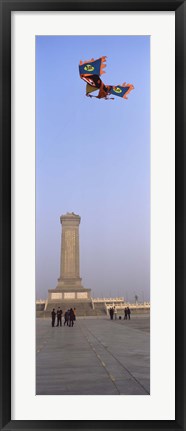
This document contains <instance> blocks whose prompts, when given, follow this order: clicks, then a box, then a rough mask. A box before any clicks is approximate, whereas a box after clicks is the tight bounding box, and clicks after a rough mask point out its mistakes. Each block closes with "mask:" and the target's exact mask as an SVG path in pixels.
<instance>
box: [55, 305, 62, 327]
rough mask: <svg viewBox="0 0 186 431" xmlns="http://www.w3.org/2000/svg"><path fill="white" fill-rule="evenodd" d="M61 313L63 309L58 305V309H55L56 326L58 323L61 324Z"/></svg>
mask: <svg viewBox="0 0 186 431" xmlns="http://www.w3.org/2000/svg"><path fill="white" fill-rule="evenodd" d="M62 314H63V311H62V310H61V308H60V307H58V309H57V325H56V326H59V325H60V326H62V321H61V319H62Z"/></svg>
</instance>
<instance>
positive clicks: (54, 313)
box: [51, 308, 56, 327]
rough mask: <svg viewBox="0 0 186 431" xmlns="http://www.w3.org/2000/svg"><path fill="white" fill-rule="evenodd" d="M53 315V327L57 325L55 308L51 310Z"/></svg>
mask: <svg viewBox="0 0 186 431" xmlns="http://www.w3.org/2000/svg"><path fill="white" fill-rule="evenodd" d="M51 316H52V327H54V326H55V320H56V312H55V308H53V310H52V312H51Z"/></svg>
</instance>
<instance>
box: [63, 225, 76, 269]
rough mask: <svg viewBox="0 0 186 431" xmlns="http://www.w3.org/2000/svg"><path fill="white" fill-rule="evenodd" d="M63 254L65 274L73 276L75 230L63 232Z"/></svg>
mask: <svg viewBox="0 0 186 431" xmlns="http://www.w3.org/2000/svg"><path fill="white" fill-rule="evenodd" d="M64 237H65V238H64V239H65V252H64V271H65V273H66V274H75V244H76V238H75V230H72V229H69V230H66V231H65V232H64Z"/></svg>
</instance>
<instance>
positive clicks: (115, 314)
mask: <svg viewBox="0 0 186 431" xmlns="http://www.w3.org/2000/svg"><path fill="white" fill-rule="evenodd" d="M114 317H115V320H116V319H117V308H116V307H115V306H114Z"/></svg>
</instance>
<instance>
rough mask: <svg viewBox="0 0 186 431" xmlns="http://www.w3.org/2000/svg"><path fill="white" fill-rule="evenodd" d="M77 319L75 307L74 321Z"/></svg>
mask: <svg viewBox="0 0 186 431" xmlns="http://www.w3.org/2000/svg"><path fill="white" fill-rule="evenodd" d="M75 320H76V308H75V307H74V321H75Z"/></svg>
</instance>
